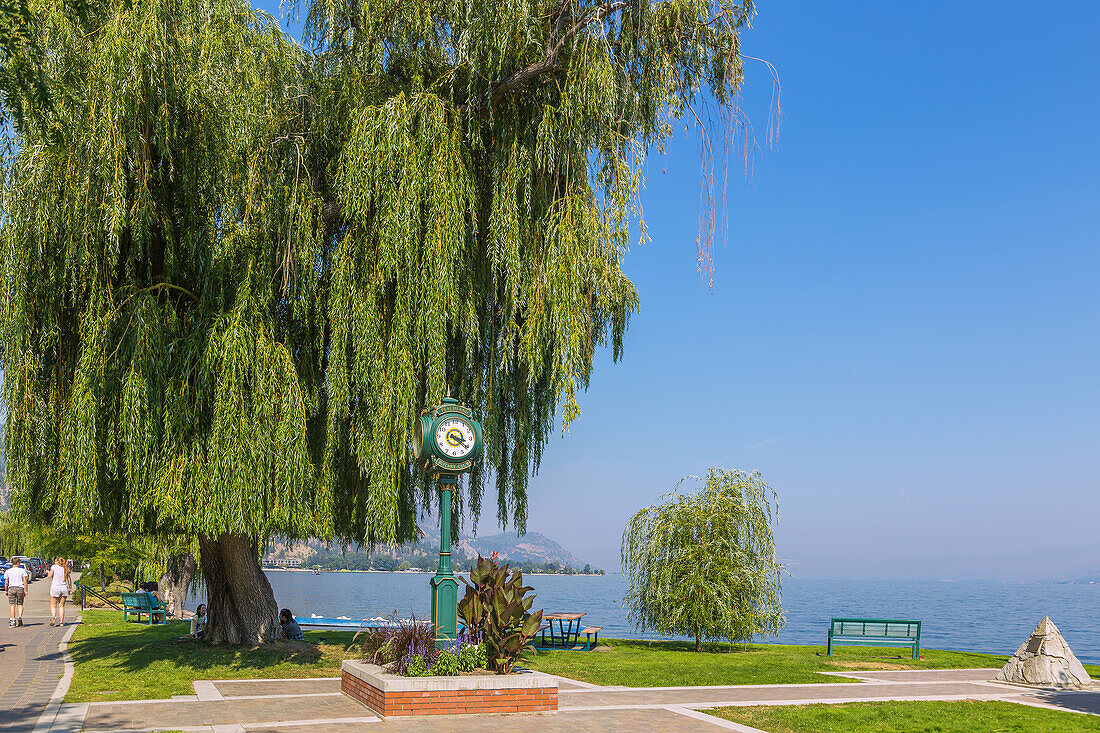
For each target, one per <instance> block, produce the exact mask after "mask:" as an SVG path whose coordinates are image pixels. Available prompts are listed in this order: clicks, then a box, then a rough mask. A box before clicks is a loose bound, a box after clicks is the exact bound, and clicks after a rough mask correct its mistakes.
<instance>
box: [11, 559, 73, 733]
mask: <svg viewBox="0 0 1100 733" xmlns="http://www.w3.org/2000/svg"><path fill="white" fill-rule="evenodd" d="M47 592H48V588H47V586H46V584H45V583H44V582H43V581H41V580H39V581H38V582H37V583H32V584H31V589H30V597H29V599H28V601H27V603H26V604H24V607H23V627H22V628H17V629H9V628H8V624H7V618H6V616H7V611H8V603H7V599H6V598H0V609H3V612H4V616H5V618H4V619H3V621H2V622H0V733H31V731H33V730H34V728H35V724H36V723H37V722H38V718H39V717H40V716H41V715H42V712H43V711H44V710H45V709H46V705H47V704H48V703H49V701H50V696H51V695H53V693H54V690H56V689H57V683H58V681H59V680H60V679H61V675H62V674H63V673H64V671H65V664H64V662H63V660H62V657H61V653H60V652H59V651H58V648H57V646H58V644H59V643H60V642H61V639H62V636H64V634H65V633H66V632H68V631H71V630H72V628H73V626H72V623H73V621H75V619H76V616H77V615H78V614H79V613H80V608H79V606H78V607H77V608H75V609H73V608H71V607H70V608H67V609H65V610H66V611H67V612H71V613H67V614H66V622H67V623H69V626H68V627H64V628H58V627H51V626H49V625H48V624H49V621H50V605H49V600H48V598H47V595H46V594H47Z"/></svg>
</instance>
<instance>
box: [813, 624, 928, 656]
mask: <svg viewBox="0 0 1100 733" xmlns="http://www.w3.org/2000/svg"><path fill="white" fill-rule="evenodd" d="M841 645H846V646H902V647H910V648H911V649H912V650H913V659H920V621H898V620H894V619H884V618H834V619H833V622H832V623H831V624H830V625H829V646H828V655H829V656H830V657H831V656H832V655H833V647H834V646H841Z"/></svg>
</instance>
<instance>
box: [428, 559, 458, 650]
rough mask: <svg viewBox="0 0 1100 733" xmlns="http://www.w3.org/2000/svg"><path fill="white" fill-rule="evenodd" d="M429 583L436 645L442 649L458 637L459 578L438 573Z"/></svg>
mask: <svg viewBox="0 0 1100 733" xmlns="http://www.w3.org/2000/svg"><path fill="white" fill-rule="evenodd" d="M429 583H430V584H431V586H432V628H433V629H434V630H435V646H436V648H437V649H442V648H444V647H445V646H447V645H449V644H452V643H453V642H454V640H455V639H456V638H458V580H457V579H455V577H454V576H453V575H449V576H448V575H436V576H435V577H433V578H432V579H431V580H430V581H429Z"/></svg>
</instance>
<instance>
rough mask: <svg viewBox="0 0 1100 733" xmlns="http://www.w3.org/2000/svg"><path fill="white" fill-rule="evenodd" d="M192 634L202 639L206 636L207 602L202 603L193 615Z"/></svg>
mask: <svg viewBox="0 0 1100 733" xmlns="http://www.w3.org/2000/svg"><path fill="white" fill-rule="evenodd" d="M191 636H193V637H194V638H196V639H201V638H202V637H204V636H206V604H205V603H200V604H199V607H198V608H196V609H195V615H194V616H192V617H191Z"/></svg>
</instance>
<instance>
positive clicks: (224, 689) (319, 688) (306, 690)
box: [213, 678, 340, 697]
mask: <svg viewBox="0 0 1100 733" xmlns="http://www.w3.org/2000/svg"><path fill="white" fill-rule="evenodd" d="M213 684H214V687H215V689H217V691H218V692H220V693H221V694H222V695H223V696H224V697H248V696H253V695H316V694H320V693H327V692H339V691H340V680H339V679H329V678H323V679H302V680H263V681H260V680H241V681H238V680H220V681H217V682H214V683H213Z"/></svg>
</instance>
